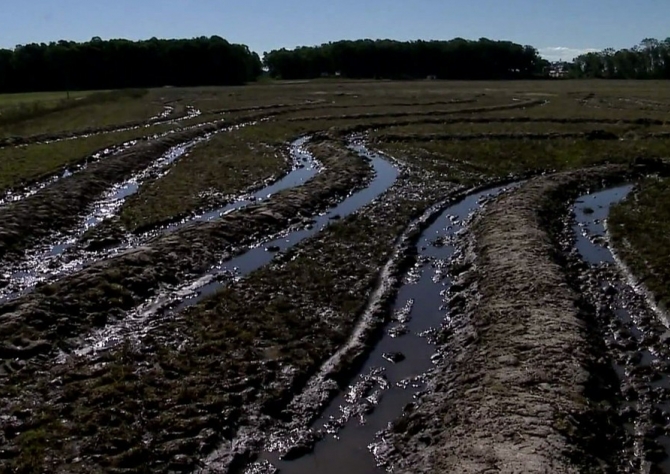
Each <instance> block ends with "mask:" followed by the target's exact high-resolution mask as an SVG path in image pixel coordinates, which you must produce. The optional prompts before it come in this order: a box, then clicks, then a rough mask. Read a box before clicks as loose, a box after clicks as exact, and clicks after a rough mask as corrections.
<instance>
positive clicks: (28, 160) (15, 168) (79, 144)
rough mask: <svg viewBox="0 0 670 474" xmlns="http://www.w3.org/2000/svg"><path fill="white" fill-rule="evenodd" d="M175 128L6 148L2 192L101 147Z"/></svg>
mask: <svg viewBox="0 0 670 474" xmlns="http://www.w3.org/2000/svg"><path fill="white" fill-rule="evenodd" d="M171 128H172V126H168V125H165V126H160V125H159V126H156V127H152V128H150V129H144V128H140V129H137V130H127V131H124V132H115V133H106V134H100V135H93V136H91V137H87V138H80V139H76V140H63V141H60V142H55V143H49V144H40V145H27V146H23V147H6V148H2V149H0V193H4V192H6V191H7V190H9V189H12V188H16V187H19V186H21V185H22V184H25V183H31V182H34V181H38V180H40V179H43V178H45V177H47V176H50V175H52V174H54V173H56V172H58V171H60V170H62V169H64V168H65V167H68V166H73V165H75V164H77V163H78V162H80V161H81V160H83V159H85V158H86V157H88V156H90V155H92V154H93V153H95V152H97V151H99V150H102V149H104V148H107V147H110V146H112V145H116V144H120V143H124V142H126V141H129V140H133V139H136V138H140V137H142V136H144V135H146V134H147V132H148V131H150V132H151V133H152V134H153V133H159V132H161V131H167V130H170V129H171Z"/></svg>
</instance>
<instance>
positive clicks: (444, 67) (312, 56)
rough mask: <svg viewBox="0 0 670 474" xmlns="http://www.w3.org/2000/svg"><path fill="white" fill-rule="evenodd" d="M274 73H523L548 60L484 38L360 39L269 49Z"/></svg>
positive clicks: (479, 76) (380, 75)
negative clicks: (427, 39) (290, 48)
mask: <svg viewBox="0 0 670 474" xmlns="http://www.w3.org/2000/svg"><path fill="white" fill-rule="evenodd" d="M263 59H264V63H265V66H266V67H267V68H268V71H269V73H270V75H271V76H273V77H277V78H282V79H309V78H315V77H319V76H323V75H334V74H341V75H342V76H345V77H350V78H387V79H416V78H426V77H428V76H435V77H437V78H439V79H523V78H531V77H535V76H537V75H541V74H543V71H544V70H545V69H546V65H547V62H546V61H545V60H543V59H542V58H540V56H539V55H538V52H537V50H535V48H533V47H531V46H522V45H519V44H515V43H511V42H509V41H491V40H488V39H485V38H482V39H480V40H478V41H468V40H464V39H461V38H457V39H454V40H451V41H410V42H400V41H391V40H359V41H338V42H335V43H327V44H322V45H321V46H313V47H300V48H296V49H294V50H286V49H280V50H275V51H271V52H269V53H266V54H265V56H264V58H263Z"/></svg>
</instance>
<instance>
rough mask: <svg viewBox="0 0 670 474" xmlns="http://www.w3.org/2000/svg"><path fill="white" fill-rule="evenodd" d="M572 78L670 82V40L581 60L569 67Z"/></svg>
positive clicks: (647, 42)
mask: <svg viewBox="0 0 670 474" xmlns="http://www.w3.org/2000/svg"><path fill="white" fill-rule="evenodd" d="M568 70H569V75H570V77H578V78H580V77H590V78H603V79H670V38H667V39H665V40H663V41H661V40H657V39H653V38H647V39H644V40H642V42H641V43H640V44H639V45H636V46H633V47H632V48H625V49H620V50H614V49H613V48H608V49H605V50H603V51H600V52H594V53H587V54H582V55H581V56H578V57H577V58H575V59H574V60H573V62H572V63H571V64H569V65H568Z"/></svg>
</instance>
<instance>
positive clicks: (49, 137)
mask: <svg viewBox="0 0 670 474" xmlns="http://www.w3.org/2000/svg"><path fill="white" fill-rule="evenodd" d="M173 111H174V108H166V109H165V110H164V111H163V112H162V113H161V114H159V115H157V116H155V117H152V118H150V119H149V120H135V121H132V122H126V123H123V124H116V125H109V126H107V127H95V128H85V129H79V130H74V131H69V132H60V133H45V134H39V135H30V136H26V137H21V136H19V137H7V138H3V139H0V148H4V147H6V146H21V145H34V144H38V143H55V142H60V141H65V140H77V139H80V138H87V137H90V136H93V135H101V134H104V133H114V132H125V131H128V130H139V129H141V128H150V127H152V126H156V125H168V124H176V123H179V122H181V121H185V120H191V119H194V118H196V117H198V116H200V115H201V114H202V112H200V111H199V110H198V109H196V108H195V107H191V106H187V107H186V108H185V111H184V112H183V113H182V114H180V115H178V116H172V113H173Z"/></svg>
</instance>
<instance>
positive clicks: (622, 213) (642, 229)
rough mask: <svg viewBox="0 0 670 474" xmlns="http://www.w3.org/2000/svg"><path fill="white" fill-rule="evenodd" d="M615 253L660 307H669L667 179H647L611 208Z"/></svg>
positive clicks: (669, 183)
mask: <svg viewBox="0 0 670 474" xmlns="http://www.w3.org/2000/svg"><path fill="white" fill-rule="evenodd" d="M608 226H609V229H610V232H611V234H612V238H613V239H614V244H615V248H616V251H617V252H618V253H619V255H620V256H621V257H622V258H623V260H624V261H625V262H626V264H627V265H628V266H629V267H630V269H631V271H632V272H633V273H634V274H635V275H636V277H637V278H638V279H639V280H640V281H641V282H642V283H644V284H645V285H646V287H647V288H648V289H649V290H650V291H651V292H652V294H653V295H654V297H655V299H656V301H657V303H659V305H661V306H662V307H663V308H666V309H667V308H668V307H670V252H669V251H668V249H670V179H662V180H658V179H648V180H646V181H643V182H642V183H641V184H640V188H639V189H638V190H636V191H634V192H633V193H632V194H631V195H630V196H629V197H628V199H626V200H625V201H623V202H621V203H619V204H617V205H616V206H613V207H612V210H611V212H610V217H609V220H608Z"/></svg>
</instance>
